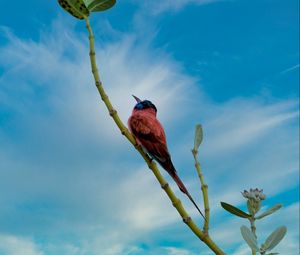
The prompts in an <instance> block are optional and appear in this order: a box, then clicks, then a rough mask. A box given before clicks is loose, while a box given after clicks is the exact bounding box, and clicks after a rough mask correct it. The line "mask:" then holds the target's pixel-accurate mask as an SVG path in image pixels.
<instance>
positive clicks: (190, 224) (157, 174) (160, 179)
mask: <svg viewBox="0 0 300 255" xmlns="http://www.w3.org/2000/svg"><path fill="white" fill-rule="evenodd" d="M85 20H86V27H87V30H88V33H89V42H90V61H91V67H92V73H93V76H94V79H95V84H96V87H97V89H98V92H99V94H100V96H101V99H102V100H103V102H104V104H105V106H106V108H107V110H108V112H109V114H110V116H111V117H112V118H113V120H114V121H115V123H116V125H117V126H118V128H119V129H120V131H121V133H122V135H124V136H125V137H126V138H127V139H128V141H129V142H130V143H131V144H132V145H133V146H134V147H135V148H136V150H137V151H138V152H139V153H140V155H141V156H142V157H143V159H144V160H145V162H146V163H147V165H148V167H149V168H150V169H151V170H152V172H153V174H154V175H155V177H156V179H157V180H158V182H159V183H160V185H161V187H162V188H163V189H164V191H165V192H166V193H167V195H168V197H169V198H170V200H171V201H172V204H173V206H174V207H175V208H176V210H177V211H178V213H179V214H180V216H181V217H182V219H183V221H184V223H186V225H187V226H188V227H189V228H190V229H191V230H192V231H193V233H194V234H195V235H196V236H197V237H198V238H199V239H200V240H202V241H203V242H204V243H205V244H206V245H207V246H208V247H209V248H210V249H211V250H212V251H213V252H214V253H215V254H217V255H225V253H224V252H223V251H222V250H221V249H220V248H219V247H218V246H217V245H216V244H215V243H214V242H213V240H212V239H211V238H210V237H209V236H208V235H206V234H205V233H204V232H203V231H201V229H199V228H198V226H197V225H196V224H195V223H194V221H193V220H192V219H191V217H190V216H189V215H188V213H187V212H186V210H185V208H184V207H183V205H182V203H181V201H180V200H179V199H178V198H177V197H176V196H175V193H174V192H173V190H172V189H171V188H170V186H169V185H168V183H167V182H166V180H165V179H164V178H163V176H162V175H161V173H160V171H159V170H158V168H157V165H156V164H155V162H154V161H153V160H151V159H150V157H149V156H148V155H147V154H146V153H145V152H144V151H143V150H142V149H141V148H140V146H138V145H137V143H136V141H135V138H134V137H133V136H132V134H131V133H130V132H129V130H128V129H127V127H126V126H125V125H124V124H123V122H122V121H121V119H120V117H119V115H118V113H117V111H116V110H115V109H114V108H113V106H112V104H111V102H110V100H109V98H108V96H107V94H106V93H105V90H104V88H103V86H102V83H101V80H100V75H99V72H98V68H97V64H96V54H95V42H94V34H93V31H92V28H91V26H90V21H89V18H88V17H86V18H85Z"/></svg>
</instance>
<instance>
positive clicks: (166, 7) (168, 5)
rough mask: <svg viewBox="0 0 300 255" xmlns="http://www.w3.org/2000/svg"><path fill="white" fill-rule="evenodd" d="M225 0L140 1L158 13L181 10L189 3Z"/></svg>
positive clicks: (209, 2)
mask: <svg viewBox="0 0 300 255" xmlns="http://www.w3.org/2000/svg"><path fill="white" fill-rule="evenodd" d="M220 1H224V0H175V1H174V0H173V1H172V0H164V1H158V2H154V1H152V2H150V1H147V2H146V1H144V2H140V1H137V2H139V3H140V4H141V5H142V6H143V8H144V9H146V10H148V11H150V12H151V13H153V14H155V15H157V14H161V13H164V12H168V11H179V10H181V9H182V8H184V7H185V6H187V5H191V4H195V5H204V4H211V3H215V2H220Z"/></svg>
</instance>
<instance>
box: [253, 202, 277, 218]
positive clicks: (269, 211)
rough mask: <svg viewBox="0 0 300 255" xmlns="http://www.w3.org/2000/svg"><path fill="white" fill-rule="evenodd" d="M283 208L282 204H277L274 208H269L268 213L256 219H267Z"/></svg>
mask: <svg viewBox="0 0 300 255" xmlns="http://www.w3.org/2000/svg"><path fill="white" fill-rule="evenodd" d="M281 207H282V204H277V205H274V206H273V207H271V208H269V209H268V210H267V211H265V212H263V213H262V214H260V215H258V216H256V217H255V219H257V220H259V219H261V218H263V217H266V216H268V215H270V214H272V213H274V212H276V211H277V210H279V209H280V208H281Z"/></svg>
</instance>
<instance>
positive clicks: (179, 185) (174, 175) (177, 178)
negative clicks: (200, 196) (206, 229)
mask: <svg viewBox="0 0 300 255" xmlns="http://www.w3.org/2000/svg"><path fill="white" fill-rule="evenodd" d="M171 176H172V178H173V179H174V181H175V182H176V184H177V185H178V187H179V189H180V190H181V192H182V193H184V194H186V195H187V197H188V198H189V199H190V201H191V202H192V203H193V205H194V206H195V207H196V209H197V210H198V212H199V213H200V214H201V216H202V217H203V219H204V220H206V219H205V217H204V215H203V213H202V212H201V210H200V209H199V207H198V206H197V204H196V203H195V201H194V199H193V198H192V196H191V195H190V193H189V192H188V190H187V188H186V187H185V186H184V184H183V182H182V181H181V179H180V178H179V176H178V175H177V174H176V172H173V173H172V174H171Z"/></svg>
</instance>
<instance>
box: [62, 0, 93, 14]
mask: <svg viewBox="0 0 300 255" xmlns="http://www.w3.org/2000/svg"><path fill="white" fill-rule="evenodd" d="M58 3H59V4H60V6H61V7H62V8H63V9H64V10H65V11H67V12H68V13H70V14H71V15H72V16H74V17H75V18H77V19H84V18H85V17H88V16H89V14H90V13H89V10H88V9H87V8H86V6H85V4H84V2H83V0H58Z"/></svg>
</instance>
